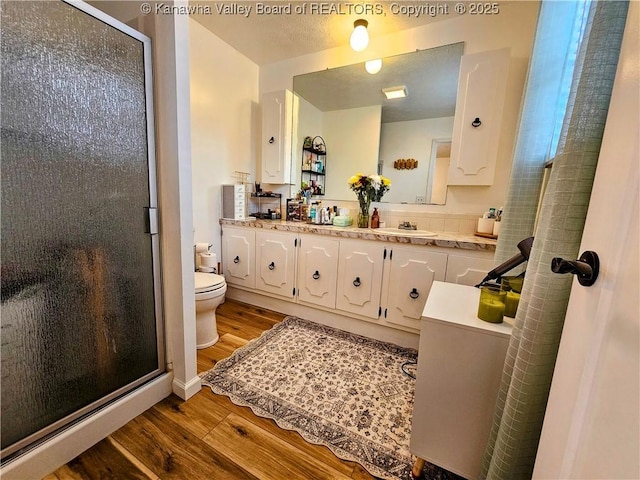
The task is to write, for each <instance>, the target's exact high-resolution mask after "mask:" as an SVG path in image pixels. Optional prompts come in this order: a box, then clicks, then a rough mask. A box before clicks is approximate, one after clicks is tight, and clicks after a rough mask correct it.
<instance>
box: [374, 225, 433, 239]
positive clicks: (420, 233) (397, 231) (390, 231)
mask: <svg viewBox="0 0 640 480" xmlns="http://www.w3.org/2000/svg"><path fill="white" fill-rule="evenodd" d="M376 231H377V232H380V233H384V234H386V235H399V236H403V237H434V236H435V235H436V233H435V232H430V231H429V230H403V229H402V228H392V227H387V228H378V229H376Z"/></svg>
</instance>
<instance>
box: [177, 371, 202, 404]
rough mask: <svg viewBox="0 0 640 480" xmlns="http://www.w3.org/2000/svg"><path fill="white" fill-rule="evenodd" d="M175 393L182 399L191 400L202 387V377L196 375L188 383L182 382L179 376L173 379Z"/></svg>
mask: <svg viewBox="0 0 640 480" xmlns="http://www.w3.org/2000/svg"><path fill="white" fill-rule="evenodd" d="M171 386H172V390H173V393H175V394H176V395H177V396H179V397H180V398H181V399H182V400H189V399H190V398H191V397H193V396H194V395H195V394H196V393H198V392H199V391H200V389H201V388H202V383H201V381H200V377H198V376H196V377H194V378H192V379H191V380H189V381H188V382H187V383H184V382H181V381H180V380H178V379H177V378H174V379H173V383H172V384H171Z"/></svg>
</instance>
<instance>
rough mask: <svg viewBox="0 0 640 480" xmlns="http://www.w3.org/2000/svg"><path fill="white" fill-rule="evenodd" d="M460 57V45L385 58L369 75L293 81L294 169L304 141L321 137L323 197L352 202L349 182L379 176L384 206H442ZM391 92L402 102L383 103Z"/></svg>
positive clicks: (325, 74) (353, 69) (345, 71)
mask: <svg viewBox="0 0 640 480" xmlns="http://www.w3.org/2000/svg"><path fill="white" fill-rule="evenodd" d="M463 50H464V43H463V42H460V43H455V44H451V45H444V46H441V47H437V48H431V49H427V50H421V51H416V52H412V53H406V54H403V55H397V56H393V57H387V58H383V59H382V67H381V69H380V71H378V72H377V73H375V74H371V73H368V71H367V68H366V65H365V63H358V64H354V65H348V66H345V67H339V68H333V69H327V70H323V71H320V72H314V73H309V74H305V75H297V76H295V77H294V79H293V90H294V93H295V95H296V102H297V107H298V108H297V125H296V130H297V135H296V136H295V138H294V145H293V147H294V148H293V155H292V157H293V158H292V162H293V168H295V169H296V170H297V171H298V172H299V171H300V168H301V165H302V157H301V155H300V154H299V152H300V151H301V147H302V139H303V138H304V137H306V136H311V137H314V136H316V135H322V137H323V138H324V140H325V142H326V149H327V157H326V179H325V182H326V185H325V198H328V199H331V200H353V198H354V197H353V192H351V190H350V189H349V187H348V184H347V180H348V178H349V177H351V176H352V175H354V174H356V173H364V174H373V173H379V174H382V175H384V176H385V177H388V178H390V179H391V181H392V188H391V190H390V191H389V192H388V193H387V194H386V195H385V197H384V199H383V200H384V201H385V202H390V203H421V204H444V203H445V201H446V191H447V185H446V177H447V170H448V165H449V151H450V141H451V136H452V131H453V117H454V113H455V105H456V94H457V88H458V75H459V70H460V60H461V57H462V54H463ZM391 87H402V88H403V89H404V90H405V91H406V95H407V96H406V97H404V98H396V99H387V98H386V96H385V94H384V93H383V89H388V88H391ZM297 178H300V175H298V176H297Z"/></svg>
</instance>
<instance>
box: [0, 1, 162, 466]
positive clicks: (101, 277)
mask: <svg viewBox="0 0 640 480" xmlns="http://www.w3.org/2000/svg"><path fill="white" fill-rule="evenodd" d="M0 9H1V11H0V13H1V23H2V31H1V33H0V48H1V55H0V56H1V68H2V71H1V85H0V87H1V93H0V95H1V111H0V117H1V159H2V164H1V167H2V172H1V210H0V219H1V225H0V226H1V230H0V234H1V237H0V240H1V245H0V247H1V257H0V262H1V277H0V278H1V304H0V309H1V310H0V314H1V315H0V322H1V325H0V326H1V329H0V339H1V346H0V355H1V363H0V368H1V370H0V371H1V382H2V389H1V390H0V395H1V397H0V401H1V413H2V415H1V430H2V461H3V463H4V462H5V461H7V460H10V459H12V458H15V456H17V455H20V454H21V453H23V452H25V451H27V450H28V449H29V448H30V447H31V446H33V445H37V444H38V443H39V442H41V441H42V440H44V439H47V438H48V437H50V436H52V435H54V434H56V433H58V432H60V430H61V429H63V428H65V427H67V426H69V425H72V424H74V423H75V422H77V421H78V420H81V419H83V418H84V417H86V416H87V415H89V414H91V413H93V412H96V410H97V409H99V408H101V407H104V406H106V405H108V404H109V403H110V402H112V401H114V400H116V399H118V398H120V397H122V396H123V395H125V394H127V393H128V392H131V391H132V390H134V389H136V388H138V387H140V386H142V385H143V384H145V383H147V382H149V381H151V380H152V379H154V378H156V377H158V376H159V375H161V374H162V373H163V372H164V369H165V366H164V365H165V361H164V336H163V325H162V310H161V300H160V298H161V297H160V269H159V252H158V235H157V219H156V218H157V217H156V207H157V205H156V178H155V159H154V129H153V107H152V101H151V100H152V93H151V92H152V84H151V55H150V40H149V39H148V38H147V37H145V36H144V35H141V34H139V33H138V32H136V31H134V30H133V29H130V28H128V27H126V26H124V25H122V24H120V23H119V22H116V21H110V20H109V19H108V17H106V16H105V15H96V12H97V11H96V10H95V9H93V8H92V7H88V6H86V5H85V4H82V3H66V2H64V1H61V0H55V1H30V2H24V1H12V0H4V1H2V2H1V3H0ZM97 17H100V18H97Z"/></svg>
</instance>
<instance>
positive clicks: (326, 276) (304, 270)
mask: <svg viewBox="0 0 640 480" xmlns="http://www.w3.org/2000/svg"><path fill="white" fill-rule="evenodd" d="M339 245H340V242H339V241H338V240H331V239H328V238H318V237H317V236H314V235H300V255H299V257H298V259H299V260H298V298H299V299H300V301H302V302H305V303H311V304H313V305H320V306H322V307H327V308H336V281H337V278H338V249H339Z"/></svg>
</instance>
